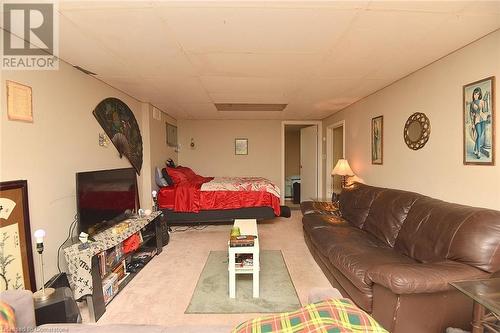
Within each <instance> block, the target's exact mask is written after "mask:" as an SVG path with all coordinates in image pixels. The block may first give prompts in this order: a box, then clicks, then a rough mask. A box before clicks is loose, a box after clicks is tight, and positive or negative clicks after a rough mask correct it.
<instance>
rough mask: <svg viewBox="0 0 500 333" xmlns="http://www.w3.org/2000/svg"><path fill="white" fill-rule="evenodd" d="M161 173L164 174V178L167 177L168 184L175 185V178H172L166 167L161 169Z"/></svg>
mask: <svg viewBox="0 0 500 333" xmlns="http://www.w3.org/2000/svg"><path fill="white" fill-rule="evenodd" d="M161 175H162V176H163V179H165V182H166V183H167V185H166V186H172V185H174V180H173V179H172V177H170V175H169V174H168V172H167V170H166V169H165V168H163V169H161Z"/></svg>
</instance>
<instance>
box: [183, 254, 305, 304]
mask: <svg viewBox="0 0 500 333" xmlns="http://www.w3.org/2000/svg"><path fill="white" fill-rule="evenodd" d="M227 264H228V256H227V251H211V252H210V254H209V255H208V258H207V263H206V264H205V267H204V268H203V272H201V275H200V279H199V280H198V283H197V284H196V288H195V290H194V293H193V297H192V298H191V302H190V303H189V306H188V308H187V310H186V313H245V312H249V313H255V312H259V313H276V312H286V311H294V310H296V309H297V308H300V307H301V304H300V301H299V299H298V298H297V292H296V291H295V288H294V286H293V283H292V280H291V279H290V274H289V273H288V269H287V267H286V264H285V261H284V259H283V256H282V255H281V251H277V250H263V251H260V283H259V287H260V288H259V292H260V294H259V297H258V298H253V294H252V290H253V289H252V287H253V280H252V275H251V274H237V275H236V297H235V298H229V297H228V288H229V281H228V277H227V276H228V271H227Z"/></svg>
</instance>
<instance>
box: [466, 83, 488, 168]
mask: <svg viewBox="0 0 500 333" xmlns="http://www.w3.org/2000/svg"><path fill="white" fill-rule="evenodd" d="M462 115H463V159H464V164H465V165H495V77H494V76H490V77H488V78H486V79H482V80H479V81H476V82H472V83H469V84H466V85H465V86H464V87H463V109H462Z"/></svg>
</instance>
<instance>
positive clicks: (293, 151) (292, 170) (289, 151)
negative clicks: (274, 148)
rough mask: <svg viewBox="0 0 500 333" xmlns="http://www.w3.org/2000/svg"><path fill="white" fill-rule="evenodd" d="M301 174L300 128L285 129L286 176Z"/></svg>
mask: <svg viewBox="0 0 500 333" xmlns="http://www.w3.org/2000/svg"><path fill="white" fill-rule="evenodd" d="M296 175H300V129H297V130H295V131H293V130H290V131H287V130H285V177H290V176H296Z"/></svg>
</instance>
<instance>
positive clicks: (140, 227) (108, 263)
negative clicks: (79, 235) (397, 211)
mask: <svg viewBox="0 0 500 333" xmlns="http://www.w3.org/2000/svg"><path fill="white" fill-rule="evenodd" d="M161 217H162V214H161V212H153V213H152V214H151V216H148V217H144V218H138V217H136V218H130V219H129V220H126V221H125V224H124V225H125V226H126V227H124V228H122V229H121V230H111V229H108V230H106V231H103V232H102V233H99V234H96V235H94V238H95V240H96V241H95V242H93V243H90V246H88V247H87V248H83V247H82V245H81V244H74V245H72V246H70V247H68V248H66V249H64V253H65V256H66V260H67V261H68V270H69V272H68V273H69V276H70V283H71V285H72V288H73V292H74V296H75V299H82V298H84V299H85V300H86V301H87V305H88V309H89V317H90V320H91V321H93V322H96V321H97V320H99V318H101V316H102V315H103V314H104V313H105V312H106V305H107V304H109V303H110V302H111V301H112V300H113V299H114V298H115V297H116V296H117V295H118V294H119V293H120V292H121V291H122V290H123V289H124V288H125V286H127V284H128V283H130V281H132V280H133V279H134V278H135V277H136V276H137V274H139V272H140V271H141V270H142V268H143V267H145V266H146V265H147V264H148V263H149V262H150V261H151V259H152V258H153V257H154V256H156V255H158V254H160V253H161V252H162V232H161ZM115 231H116V232H115ZM133 235H137V239H136V240H138V241H137V242H135V244H133V245H132V246H129V247H128V248H127V249H126V250H124V246H123V243H124V242H126V241H127V239H129V238H130V236H133ZM134 237H135V236H134ZM132 243H134V242H132ZM129 245H130V244H129ZM138 256H141V258H142V259H141V260H139V259H138ZM134 262H135V263H136V265H130V264H131V263H134ZM138 262H141V264H137V263H138Z"/></svg>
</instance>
